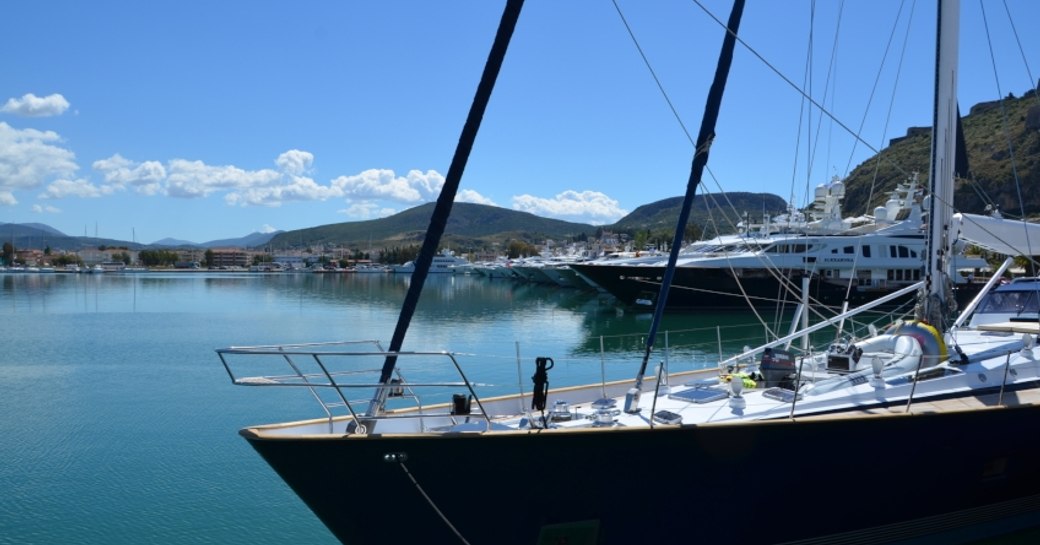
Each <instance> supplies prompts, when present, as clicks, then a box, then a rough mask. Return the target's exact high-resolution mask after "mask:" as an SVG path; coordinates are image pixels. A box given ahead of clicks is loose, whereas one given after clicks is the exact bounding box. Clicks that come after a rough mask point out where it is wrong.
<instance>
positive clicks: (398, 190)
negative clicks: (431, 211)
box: [332, 169, 444, 203]
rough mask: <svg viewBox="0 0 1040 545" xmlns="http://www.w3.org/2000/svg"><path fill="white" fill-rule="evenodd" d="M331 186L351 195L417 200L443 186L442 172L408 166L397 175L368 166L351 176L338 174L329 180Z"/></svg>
mask: <svg viewBox="0 0 1040 545" xmlns="http://www.w3.org/2000/svg"><path fill="white" fill-rule="evenodd" d="M332 186H333V187H335V188H339V189H340V190H341V191H342V192H343V195H344V196H345V197H348V198H352V199H360V200H366V199H385V200H391V201H396V202H402V203H419V202H425V201H430V200H433V199H434V198H436V196H437V194H438V193H439V192H440V190H441V187H443V186H444V176H441V174H440V173H439V172H437V171H435V170H427V171H426V172H420V171H418V170H410V171H408V174H406V175H405V176H398V175H397V174H396V173H394V171H393V170H388V169H369V170H366V171H364V172H362V173H361V174H357V175H354V176H340V177H339V178H336V179H335V180H332Z"/></svg>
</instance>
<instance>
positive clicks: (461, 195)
mask: <svg viewBox="0 0 1040 545" xmlns="http://www.w3.org/2000/svg"><path fill="white" fill-rule="evenodd" d="M455 202H471V203H473V204H486V205H488V206H498V205H497V204H495V201H493V200H491V199H489V198H487V197H485V196H483V195H481V194H480V193H477V192H476V191H473V190H472V189H463V190H461V191H459V192H458V194H456V195H455Z"/></svg>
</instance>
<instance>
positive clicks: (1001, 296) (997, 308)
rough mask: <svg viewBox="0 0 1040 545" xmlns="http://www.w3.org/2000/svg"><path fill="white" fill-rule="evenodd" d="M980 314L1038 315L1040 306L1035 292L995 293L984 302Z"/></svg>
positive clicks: (980, 307)
mask: <svg viewBox="0 0 1040 545" xmlns="http://www.w3.org/2000/svg"><path fill="white" fill-rule="evenodd" d="M979 312H981V313H987V312H1000V313H1005V312H1006V313H1014V314H1022V313H1028V314H1036V313H1037V312H1040V304H1038V300H1037V296H1036V292H1035V291H1004V292H993V293H991V294H990V295H989V296H987V297H986V299H985V300H983V301H982V304H981V305H980V306H979Z"/></svg>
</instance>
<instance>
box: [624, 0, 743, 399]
mask: <svg viewBox="0 0 1040 545" xmlns="http://www.w3.org/2000/svg"><path fill="white" fill-rule="evenodd" d="M743 13H744V0H735V1H734V2H733V9H732V10H731V11H730V14H729V21H728V22H727V23H726V37H725V38H724V39H723V41H722V50H721V51H720V52H719V62H718V65H717V66H716V67H715V79H714V80H713V81H712V83H711V88H710V89H709V90H708V98H707V101H706V103H705V105H704V117H703V118H702V119H701V130H700V133H699V134H698V135H697V144H696V146H697V147H696V148H695V149H694V155H693V164H692V165H691V167H690V179H689V181H688V182H687V184H686V197H685V198H684V199H683V203H682V208H681V209H680V210H679V221H678V223H677V224H676V226H675V237H674V238H673V239H672V249H671V252H670V253H669V254H668V266H667V268H665V272H664V278H663V279H662V280H661V290H660V292H659V293H658V295H657V306H656V307H655V308H654V319H653V321H652V322H651V323H650V332H649V333H648V334H647V337H646V351H645V352H644V354H643V363H642V365H641V366H640V367H639V374H638V375H637V376H636V383H635V387H634V388H633V389H634V390H635V391H636V392H638V390H639V389H640V388H641V387H642V386H643V377H644V376H645V375H646V367H647V363H648V362H649V361H650V353H651V352H652V351H653V348H654V338H655V337H656V336H657V328H658V327H659V326H660V324H661V318H662V317H663V316H664V308H665V306H666V305H667V302H668V291H669V289H670V288H671V286H672V278H673V277H674V276H675V263H676V261H678V259H679V250H680V249H681V248H682V241H683V234H684V233H685V232H686V222H688V221H689V219H690V208H692V206H693V198H694V196H696V194H697V186H698V185H700V183H701V175H702V174H703V172H704V167H705V166H706V165H707V164H708V150H709V148H710V147H711V141H712V140H713V139H714V138H715V122H716V121H717V120H718V118H719V108H720V107H721V105H722V92H723V91H724V90H725V89H726V79H727V78H728V77H729V69H730V66H731V65H732V64H733V49H734V47H735V46H736V41H737V29H739V28H740V18H741V15H743Z"/></svg>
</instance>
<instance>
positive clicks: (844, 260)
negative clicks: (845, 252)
mask: <svg viewBox="0 0 1040 545" xmlns="http://www.w3.org/2000/svg"><path fill="white" fill-rule="evenodd" d="M823 261H824V262H826V263H852V258H851V257H825V258H823Z"/></svg>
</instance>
